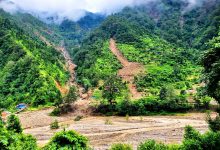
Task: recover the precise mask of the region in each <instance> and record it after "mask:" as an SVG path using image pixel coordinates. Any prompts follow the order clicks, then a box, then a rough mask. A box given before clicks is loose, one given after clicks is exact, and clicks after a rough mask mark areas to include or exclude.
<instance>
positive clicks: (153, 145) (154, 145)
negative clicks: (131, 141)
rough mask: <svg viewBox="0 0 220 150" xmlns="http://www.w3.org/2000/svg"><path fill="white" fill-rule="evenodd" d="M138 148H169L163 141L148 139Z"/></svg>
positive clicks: (147, 149) (148, 149)
mask: <svg viewBox="0 0 220 150" xmlns="http://www.w3.org/2000/svg"><path fill="white" fill-rule="evenodd" d="M138 150H168V147H167V146H166V145H165V144H163V143H157V142H156V141H155V140H147V141H145V142H143V143H141V144H140V145H139V146H138Z"/></svg>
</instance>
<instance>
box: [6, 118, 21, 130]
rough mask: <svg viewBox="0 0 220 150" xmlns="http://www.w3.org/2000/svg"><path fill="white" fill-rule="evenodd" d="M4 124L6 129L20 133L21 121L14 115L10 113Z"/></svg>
mask: <svg viewBox="0 0 220 150" xmlns="http://www.w3.org/2000/svg"><path fill="white" fill-rule="evenodd" d="M6 124H7V126H6V128H7V130H10V131H14V132H16V133H22V128H21V123H20V121H19V119H18V117H17V116H16V115H14V114H12V115H10V116H9V118H8V120H7V123H6Z"/></svg>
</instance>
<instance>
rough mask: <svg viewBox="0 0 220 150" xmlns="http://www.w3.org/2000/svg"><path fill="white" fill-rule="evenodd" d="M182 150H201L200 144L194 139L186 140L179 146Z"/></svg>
mask: <svg viewBox="0 0 220 150" xmlns="http://www.w3.org/2000/svg"><path fill="white" fill-rule="evenodd" d="M181 149H183V150H203V149H202V147H201V142H200V141H198V140H194V139H187V140H185V141H184V142H183V145H182V146H181Z"/></svg>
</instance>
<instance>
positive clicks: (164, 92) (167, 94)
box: [159, 86, 175, 100]
mask: <svg viewBox="0 0 220 150" xmlns="http://www.w3.org/2000/svg"><path fill="white" fill-rule="evenodd" d="M174 96H175V93H174V88H173V87H172V86H166V87H165V86H163V87H162V88H161V90H160V94H159V97H160V99H161V100H170V99H172V98H174Z"/></svg>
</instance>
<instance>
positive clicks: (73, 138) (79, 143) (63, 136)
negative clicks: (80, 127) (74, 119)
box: [43, 131, 88, 150]
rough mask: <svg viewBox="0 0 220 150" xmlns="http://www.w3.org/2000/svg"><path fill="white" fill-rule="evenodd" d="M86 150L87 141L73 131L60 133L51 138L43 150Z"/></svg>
mask: <svg viewBox="0 0 220 150" xmlns="http://www.w3.org/2000/svg"><path fill="white" fill-rule="evenodd" d="M62 149H65V150H88V140H87V138H86V137H84V136H82V135H80V134H78V133H76V132H75V131H61V132H58V133H56V134H55V136H54V137H52V139H51V141H50V142H49V143H48V144H47V145H46V146H45V147H44V148H43V150H62Z"/></svg>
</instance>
